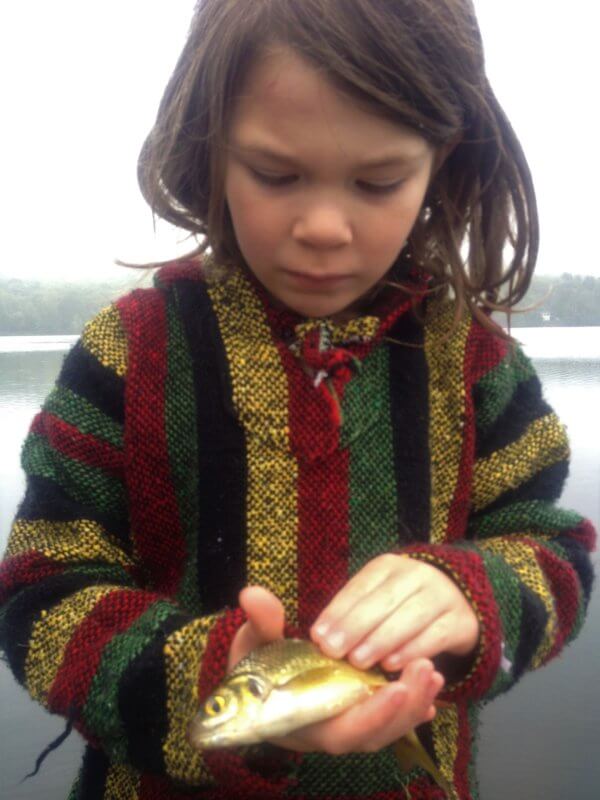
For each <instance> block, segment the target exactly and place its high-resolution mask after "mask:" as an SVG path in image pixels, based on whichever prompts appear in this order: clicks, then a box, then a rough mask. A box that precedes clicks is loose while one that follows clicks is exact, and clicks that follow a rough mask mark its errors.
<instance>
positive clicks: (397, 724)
mask: <svg viewBox="0 0 600 800" xmlns="http://www.w3.org/2000/svg"><path fill="white" fill-rule="evenodd" d="M443 685H444V679H443V677H442V676H441V675H440V674H439V672H434V670H433V664H432V663H431V661H429V660H428V659H424V658H421V659H418V660H417V661H411V662H410V664H408V665H407V666H406V668H405V669H404V671H403V672H402V679H401V680H400V681H395V682H393V683H390V685H389V686H385V687H384V688H382V689H377V691H376V692H374V694H373V695H372V696H371V697H369V698H368V699H367V700H363V701H362V702H360V703H357V704H356V705H354V706H352V707H351V708H349V709H347V710H346V711H343V712H342V713H341V714H338V715H337V716H335V717H332V718H331V719H326V720H324V721H323V722H315V723H314V724H313V725H306V726H305V727H304V728H299V729H298V730H297V731H294V732H293V733H291V734H289V735H288V736H284V737H281V738H279V739H273V740H272V742H273V744H277V745H279V746H280V747H287V748H289V749H290V750H299V751H301V752H315V751H318V752H324V753H329V755H342V754H344V753H374V752H375V751H376V750H381V748H382V747H387V745H389V744H392V743H393V742H396V741H397V740H398V739H400V738H401V737H402V736H404V735H405V734H406V733H408V732H409V731H410V730H412V729H413V728H415V727H416V726H417V725H420V724H421V723H423V722H431V720H432V719H433V718H434V717H435V713H436V711H435V706H434V705H433V701H434V699H435V697H436V695H437V694H438V693H439V691H440V690H441V688H442V686H443Z"/></svg>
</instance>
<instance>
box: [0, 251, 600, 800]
mask: <svg viewBox="0 0 600 800" xmlns="http://www.w3.org/2000/svg"><path fill="white" fill-rule="evenodd" d="M423 303H424V301H423ZM410 306H411V303H410V302H408V301H407V300H406V298H405V297H403V296H396V297H395V298H392V299H388V300H387V301H386V302H385V303H380V305H379V307H378V308H377V311H376V312H373V314H372V315H371V316H362V317H359V318H357V319H354V320H351V321H350V322H346V323H342V324H334V323H333V322H332V321H331V320H327V319H325V320H306V319H301V318H300V317H298V316H297V315H295V314H293V313H292V312H290V311H282V310H280V309H276V308H274V307H273V305H272V304H271V303H270V302H269V300H268V298H267V296H266V293H265V292H264V290H262V287H261V286H260V285H259V284H258V283H257V282H256V281H255V280H254V279H253V278H252V276H249V275H244V274H242V273H236V274H234V275H232V276H226V277H221V278H218V277H208V276H205V275H202V274H201V271H200V269H199V268H198V266H197V264H193V263H189V262H188V263H185V264H176V265H171V266H169V267H166V268H163V269H162V270H161V271H160V272H159V273H158V274H157V275H156V277H155V282H154V287H153V288H150V289H139V290H135V291H133V292H131V293H129V294H128V295H126V296H125V297H123V298H121V299H119V300H118V301H116V302H115V303H114V304H112V305H111V306H109V307H107V308H106V309H104V310H103V311H101V312H100V313H99V314H98V315H97V316H96V317H95V318H94V319H93V320H92V321H91V322H89V323H88V324H87V325H86V327H85V329H84V331H83V334H82V336H81V338H80V340H79V341H78V342H77V344H76V345H75V346H74V347H73V349H72V350H71V351H70V353H69V354H68V356H67V357H66V359H65V362H64V364H63V367H62V370H61V372H60V376H59V377H58V380H57V383H56V386H55V388H54V390H53V391H52V393H51V394H50V395H49V397H48V398H47V400H46V402H45V404H44V406H43V408H42V410H41V412H40V413H39V414H38V415H37V416H36V417H35V419H34V420H33V422H32V425H31V429H30V432H29V435H28V437H27V439H26V442H25V445H24V448H23V454H22V465H23V468H24V470H25V472H26V476H27V490H26V495H25V498H24V500H23V502H22V503H21V505H20V507H19V509H18V512H17V515H16V518H15V521H14V525H13V528H12V532H11V536H10V539H9V543H8V549H7V551H6V554H5V557H4V561H3V562H2V564H1V566H0V645H1V646H2V649H3V650H4V651H5V653H6V656H7V659H8V661H9V663H10V666H11V669H12V671H13V673H14V675H15V677H16V679H17V680H18V681H19V683H21V684H23V685H24V686H25V687H26V688H27V690H28V691H29V693H30V694H31V696H32V697H33V698H35V699H36V700H37V701H39V702H40V703H42V704H43V705H44V706H45V707H46V708H47V709H48V710H49V711H51V712H52V713H56V714H62V715H64V716H68V717H69V718H70V719H72V720H73V721H74V724H75V726H76V727H77V729H78V730H79V731H80V732H81V734H82V735H83V736H84V737H85V738H86V739H87V741H88V746H87V749H86V753H85V756H84V761H83V766H82V769H81V772H80V774H79V776H78V778H77V781H76V784H75V785H74V787H73V790H72V792H71V795H70V798H69V800H101V799H104V800H108V799H109V798H111V800H114V799H117V800H120V799H121V798H123V800H124V799H125V798H127V800H159V799H160V800H190V798H198V800H199V798H203V799H204V800H227V798H234V797H235V798H239V797H244V798H251V797H253V798H265V799H266V798H278V797H295V798H338V799H339V800H343V799H347V798H355V799H357V800H358V798H371V800H375V799H376V800H400V799H401V798H405V797H406V796H407V794H406V792H409V795H408V796H410V797H411V798H412V800H419V799H420V798H422V799H424V798H442V797H443V792H441V790H440V789H438V788H437V787H436V786H434V785H433V784H432V782H431V780H430V779H429V777H428V776H427V775H426V774H425V773H424V772H422V771H420V770H418V769H416V770H414V771H413V772H411V773H409V774H406V775H404V774H402V773H401V772H400V770H399V767H398V764H397V762H396V761H395V759H394V756H393V754H392V753H391V749H389V748H388V749H384V750H383V751H380V752H379V753H376V754H350V755H346V756H329V755H325V754H319V753H311V754H304V755H300V754H296V753H292V752H290V751H284V750H278V749H277V748H274V747H270V746H259V747H254V748H249V749H240V750H228V751H212V752H205V753H203V754H200V753H197V752H194V751H192V749H191V748H190V747H189V745H188V744H187V741H186V729H187V725H188V724H189V721H190V719H191V718H192V716H193V715H194V713H195V711H196V710H197V708H198V706H199V704H200V703H201V702H202V700H203V699H204V698H205V697H207V696H208V695H209V694H210V692H211V690H212V689H213V688H214V687H215V686H216V685H217V683H218V682H219V681H220V680H221V679H222V678H223V676H224V674H225V668H226V659H227V654H228V650H229V646H230V643H231V641H232V638H233V636H234V635H235V632H236V631H237V630H238V628H239V626H240V625H241V624H242V623H243V621H244V616H243V613H242V612H241V610H240V609H239V608H238V607H237V595H238V592H239V590H240V589H241V588H242V587H243V586H245V585H248V584H262V585H263V586H266V587H267V588H269V589H271V590H272V591H273V592H275V593H276V594H277V595H278V596H280V597H281V598H282V600H283V602H284V605H285V609H286V613H287V619H288V622H289V625H290V627H289V630H290V631H293V632H294V633H296V634H299V635H304V636H306V635H307V632H308V628H309V626H310V625H311V623H312V622H313V621H314V619H315V617H316V616H317V614H318V613H319V611H320V610H321V609H322V608H323V607H324V606H325V605H326V604H327V603H328V602H329V600H331V598H332V597H333V595H334V594H335V593H336V592H337V591H338V590H339V589H340V588H341V587H342V586H343V585H344V583H345V582H346V581H347V580H348V578H349V577H350V576H351V575H353V574H354V573H355V572H356V571H357V570H359V569H360V568H361V567H362V566H363V565H364V564H365V563H366V562H367V561H369V560H370V559H372V558H374V557H375V556H377V555H379V554H381V553H384V552H390V551H393V552H405V553H408V554H410V555H411V556H412V557H413V558H417V559H423V560H426V561H427V562H429V563H431V564H433V565H436V566H437V567H439V568H440V569H442V570H444V571H445V572H446V573H447V574H449V575H450V576H452V577H453V578H454V580H456V581H457V582H458V584H459V585H460V586H461V588H462V589H463V591H464V592H465V593H466V595H467V597H468V598H469V600H470V602H471V603H472V605H473V608H474V609H475V611H476V613H477V616H478V618H479V621H480V625H481V631H482V634H481V641H480V645H479V648H478V651H477V653H476V655H475V657H474V658H472V659H471V661H470V664H469V665H468V667H466V668H463V670H462V672H461V671H458V672H456V674H454V675H453V674H452V673H449V674H448V683H447V685H446V687H445V689H444V692H443V694H442V697H443V698H444V699H445V700H448V701H449V705H448V707H447V708H444V709H443V710H441V711H439V712H438V714H437V716H436V718H435V719H434V720H433V722H432V723H430V724H428V725H424V726H422V727H421V728H420V729H419V733H420V736H421V739H422V741H423V743H424V745H425V746H426V747H427V749H428V750H429V752H430V753H431V755H432V757H433V758H434V760H435V761H436V763H437V764H438V765H439V767H440V769H441V771H442V773H443V774H444V776H445V777H446V778H447V780H448V781H449V782H450V783H451V785H452V786H453V787H454V800H468V798H473V799H474V798H477V797H478V793H477V781H476V776H475V772H474V768H473V761H474V756H475V743H476V739H475V737H476V731H477V720H478V714H479V709H480V707H481V704H482V703H483V702H486V701H488V700H489V699H491V698H493V697H494V696H495V695H498V694H499V693H501V692H504V691H505V690H507V689H508V688H509V687H510V686H511V685H512V684H513V683H514V682H515V681H517V680H518V679H519V678H520V677H521V675H522V674H523V673H524V672H525V671H526V670H531V669H535V668H537V667H539V666H541V665H543V664H544V663H546V662H547V661H548V660H549V659H551V658H552V657H553V656H555V655H556V654H557V653H558V652H559V651H560V650H561V648H562V647H563V646H564V645H565V644H566V643H568V642H569V641H571V640H572V639H573V638H574V636H575V635H576V634H577V632H578V630H579V628H580V626H581V624H582V621H583V617H584V613H585V608H586V606H587V602H588V599H589V593H590V590H591V583H592V570H591V566H590V559H589V552H590V551H591V550H592V548H593V545H594V538H595V534H594V531H593V530H592V527H591V525H590V524H589V523H588V522H586V521H585V520H583V519H582V518H581V517H580V516H578V515H577V514H576V513H573V512H569V511H564V510H560V509H559V508H557V507H556V505H555V501H556V499H557V498H558V496H559V494H560V491H561V488H562V485H563V482H564V480H565V477H566V474H567V463H568V444H567V441H566V436H565V432H564V429H563V427H562V426H561V424H560V423H559V421H558V420H557V418H556V416H555V415H554V413H553V412H552V410H551V409H550V408H549V407H548V405H547V404H546V403H545V401H544V400H543V398H542V396H541V390H540V384H539V381H538V378H537V377H536V375H535V373H534V371H533V369H532V366H531V364H530V362H529V361H528V360H527V358H526V357H525V356H524V355H523V354H522V353H521V352H520V350H518V349H517V350H516V351H514V352H513V350H512V349H511V348H509V347H508V346H507V344H506V343H505V342H504V341H503V340H501V339H499V338H498V337H495V336H493V335H492V334H490V333H489V332H487V331H486V330H485V329H484V328H483V327H481V326H480V325H479V324H478V323H476V322H475V321H474V320H472V319H465V320H464V321H463V322H462V323H461V324H460V325H459V326H458V327H453V320H454V316H453V308H452V305H451V303H449V302H442V301H435V302H433V301H427V307H426V310H425V314H424V316H421V318H420V319H421V321H418V319H417V316H416V315H414V314H413V313H412V311H411V309H410ZM442 660H443V659H442ZM463 667H464V665H463Z"/></svg>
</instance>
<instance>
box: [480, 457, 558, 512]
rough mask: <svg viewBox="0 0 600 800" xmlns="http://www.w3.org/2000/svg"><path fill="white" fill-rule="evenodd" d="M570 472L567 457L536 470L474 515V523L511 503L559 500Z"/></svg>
mask: <svg viewBox="0 0 600 800" xmlns="http://www.w3.org/2000/svg"><path fill="white" fill-rule="evenodd" d="M568 473H569V462H568V461H567V460H566V459H564V460H563V461H559V462H557V463H556V464H552V466H550V467H546V468H545V469H542V470H540V471H539V472H536V474H535V475H534V476H533V477H532V478H531V479H530V480H528V481H526V482H525V483H522V484H521V485H520V486H518V487H517V488H516V489H510V490H509V491H507V492H504V494H502V495H500V497H499V498H498V499H497V500H494V502H493V503H490V505H489V506H486V507H485V511H483V510H482V511H480V512H479V513H478V515H477V516H473V518H472V524H473V525H477V520H478V519H479V516H480V515H481V516H483V515H484V514H489V513H491V512H492V511H498V510H500V509H501V508H506V507H507V506H510V505H511V503H525V502H527V501H529V500H548V501H550V502H552V501H553V500H557V499H558V498H559V497H560V495H561V493H562V487H563V484H564V482H565V480H566V479H567V475H568Z"/></svg>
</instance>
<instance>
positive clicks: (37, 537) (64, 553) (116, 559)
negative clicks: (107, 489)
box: [6, 519, 134, 567]
mask: <svg viewBox="0 0 600 800" xmlns="http://www.w3.org/2000/svg"><path fill="white" fill-rule="evenodd" d="M32 550H34V551H37V552H38V553H42V554H43V555H45V556H46V558H49V559H51V560H52V561H57V562H59V563H69V564H75V563H77V562H79V561H80V562H82V563H83V562H86V561H94V560H101V561H104V562H106V563H108V564H120V565H121V566H123V567H129V566H133V563H134V562H133V561H132V559H131V558H129V556H127V555H126V554H125V553H124V552H123V551H122V549H121V548H120V546H119V544H118V543H117V541H116V539H115V538H114V537H112V536H110V534H108V533H107V532H106V531H105V530H104V529H103V528H102V526H101V525H99V524H98V523H97V522H93V521H92V520H81V519H78V520H76V521H74V522H49V521H47V520H35V521H34V522H30V521H28V520H22V519H21V520H17V521H16V522H15V524H14V525H13V529H12V533H11V538H10V541H9V545H8V549H7V551H6V555H7V556H18V555H20V554H21V553H28V552H31V551H32Z"/></svg>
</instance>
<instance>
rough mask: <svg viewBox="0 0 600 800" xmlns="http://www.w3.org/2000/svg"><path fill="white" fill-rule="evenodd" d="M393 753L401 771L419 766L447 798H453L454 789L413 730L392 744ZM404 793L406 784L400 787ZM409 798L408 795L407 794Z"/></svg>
mask: <svg viewBox="0 0 600 800" xmlns="http://www.w3.org/2000/svg"><path fill="white" fill-rule="evenodd" d="M393 750H394V754H395V756H396V758H397V759H398V762H399V764H400V766H401V767H402V770H403V772H410V770H411V769H414V768H415V767H421V769H424V770H425V772H427V773H428V774H429V775H430V776H431V777H432V778H433V780H434V781H435V782H436V783H437V785H438V786H439V787H440V789H442V790H443V791H444V792H445V793H446V797H447V798H448V800H454V797H455V794H454V790H453V789H452V787H451V786H450V784H449V783H448V781H447V780H446V779H445V778H444V776H443V775H442V773H441V772H440V770H439V768H438V767H437V766H436V764H435V763H434V762H433V759H432V758H431V756H430V755H429V753H428V752H427V750H425V748H424V747H423V745H422V744H421V742H420V740H419V737H418V736H417V734H416V733H415V732H414V731H409V732H408V733H407V734H406V735H405V736H403V737H402V738H401V739H399V740H398V741H397V742H396V744H395V745H394V746H393ZM402 788H403V789H404V791H405V793H406V786H405V785H403V787H402ZM409 798H410V795H409Z"/></svg>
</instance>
